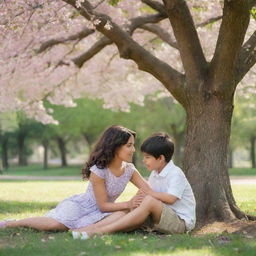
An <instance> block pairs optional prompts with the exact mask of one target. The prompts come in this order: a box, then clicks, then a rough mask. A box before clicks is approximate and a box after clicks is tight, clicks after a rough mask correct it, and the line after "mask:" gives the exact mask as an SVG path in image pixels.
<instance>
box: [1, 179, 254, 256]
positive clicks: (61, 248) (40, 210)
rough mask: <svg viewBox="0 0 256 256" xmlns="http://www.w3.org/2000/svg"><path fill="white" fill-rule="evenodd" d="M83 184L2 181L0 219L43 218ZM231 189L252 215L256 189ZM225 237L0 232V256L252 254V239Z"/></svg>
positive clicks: (129, 190)
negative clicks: (78, 236)
mask: <svg viewBox="0 0 256 256" xmlns="http://www.w3.org/2000/svg"><path fill="white" fill-rule="evenodd" d="M86 185H87V183H86V182H80V181H15V182H13V181H1V182H0V219H3V218H17V219H19V218H23V217H28V216H40V215H43V214H45V213H46V212H47V211H48V210H49V209H50V208H52V207H54V206H55V205H56V203H57V202H59V201H60V200H62V199H63V198H65V197H67V196H69V195H73V194H76V193H82V192H83V191H84V190H85V188H86ZM233 190H234V195H235V198H236V199H237V202H238V205H239V206H240V207H241V208H242V209H243V210H244V211H246V212H248V213H251V214H256V199H255V194H256V187H255V186H253V185H235V186H233ZM135 192H136V189H135V188H134V186H133V185H129V186H128V187H127V189H126V190H125V192H124V193H123V194H122V196H121V197H120V199H119V200H120V201H123V200H127V199H128V198H130V197H131V196H132V195H133V194H134V193H135ZM224 238H225V239H223V234H218V235H217V234H215V235H204V236H200V237H194V236H192V235H187V234H184V235H170V236H161V235H155V234H142V233H138V232H137V233H136V232H135V233H129V234H121V233H120V234H114V235H106V236H103V237H95V238H93V239H89V240H87V241H77V240H75V241H74V240H73V239H72V238H71V236H70V235H69V234H68V233H66V232H59V233H54V232H37V231H34V230H30V229H25V228H19V229H6V230H0V255H1V256H12V255H17V256H22V255H29V256H39V255H42V256H43V255H44V256H47V255H49V256H50V255H72V256H73V255H77V256H83V255H85V256H86V255H93V256H97V255H107V256H108V255H109V256H110V255H111V256H112V255H120V256H122V255H131V256H142V255H150V256H155V255H156V256H157V255H161V256H165V255H175V256H176V255H178V256H206V255H207V256H221V255H224V256H225V255H227V256H229V255H244V256H250V255H251V256H255V251H256V241H255V240H254V239H249V238H244V237H242V236H239V235H226V234H225V237H224Z"/></svg>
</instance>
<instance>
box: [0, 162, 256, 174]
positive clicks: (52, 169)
mask: <svg viewBox="0 0 256 256" xmlns="http://www.w3.org/2000/svg"><path fill="white" fill-rule="evenodd" d="M81 168H82V165H76V166H68V167H59V166H49V169H47V170H44V169H43V166H42V165H40V164H31V165H28V166H22V167H19V166H11V167H10V168H9V169H7V170H5V171H4V173H3V174H6V175H18V176H24V175H31V176H81ZM138 169H139V171H140V173H141V174H142V175H143V176H148V175H149V172H148V171H147V170H146V168H145V167H144V166H143V165H142V164H140V163H139V164H138ZM229 174H230V175H239V176H251V175H256V168H232V169H229Z"/></svg>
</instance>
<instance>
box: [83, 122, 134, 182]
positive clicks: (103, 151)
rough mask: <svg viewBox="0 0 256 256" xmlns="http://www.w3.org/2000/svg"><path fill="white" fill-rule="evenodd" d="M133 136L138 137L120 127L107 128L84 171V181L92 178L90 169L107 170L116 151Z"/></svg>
mask: <svg viewBox="0 0 256 256" xmlns="http://www.w3.org/2000/svg"><path fill="white" fill-rule="evenodd" d="M131 136H134V137H135V136H136V133H135V132H134V131H131V130H129V129H127V128H125V127H123V126H120V125H113V126H110V127H109V128H107V129H106V130H105V131H104V132H103V133H102V135H101V136H100V138H99V140H98V142H97V143H96V145H95V146H94V148H93V150H92V152H91V154H90V156H89V159H88V161H87V162H86V164H85V167H84V168H83V169H82V175H83V179H88V178H89V177H90V173H91V171H90V168H91V167H92V166H93V165H96V166H97V167H98V168H100V169H104V168H106V167H107V166H108V165H109V164H110V162H111V161H112V160H113V158H114V157H115V153H116V150H117V149H118V148H119V147H120V146H122V145H125V144H126V143H127V142H128V140H129V138H130V137H131Z"/></svg>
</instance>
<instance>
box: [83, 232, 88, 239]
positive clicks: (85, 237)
mask: <svg viewBox="0 0 256 256" xmlns="http://www.w3.org/2000/svg"><path fill="white" fill-rule="evenodd" d="M88 238H89V236H88V234H87V233H86V232H82V236H81V240H87V239H88Z"/></svg>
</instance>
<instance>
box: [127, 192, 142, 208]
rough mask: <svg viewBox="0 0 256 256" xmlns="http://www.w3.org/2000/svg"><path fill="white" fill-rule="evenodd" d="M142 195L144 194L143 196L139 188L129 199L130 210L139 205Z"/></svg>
mask: <svg viewBox="0 0 256 256" xmlns="http://www.w3.org/2000/svg"><path fill="white" fill-rule="evenodd" d="M144 197H145V195H144V196H143V195H142V194H141V193H140V190H139V191H138V192H137V194H136V195H135V196H134V197H133V198H132V199H131V200H130V201H129V204H130V210H131V211H132V210H134V209H135V208H137V207H139V206H140V204H141V202H142V200H143V198H144Z"/></svg>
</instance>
